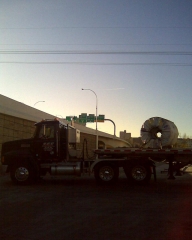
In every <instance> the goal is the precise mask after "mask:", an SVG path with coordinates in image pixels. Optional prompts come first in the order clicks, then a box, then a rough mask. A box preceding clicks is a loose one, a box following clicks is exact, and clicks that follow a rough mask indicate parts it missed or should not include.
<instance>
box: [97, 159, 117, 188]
mask: <svg viewBox="0 0 192 240" xmlns="http://www.w3.org/2000/svg"><path fill="white" fill-rule="evenodd" d="M94 174H95V179H96V181H97V183H98V184H99V185H110V184H114V183H116V182H117V180H118V177H119V168H118V167H117V166H115V165H114V164H112V163H108V162H102V163H99V164H97V165H96V166H95V168H94Z"/></svg>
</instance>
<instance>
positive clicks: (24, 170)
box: [10, 162, 35, 185]
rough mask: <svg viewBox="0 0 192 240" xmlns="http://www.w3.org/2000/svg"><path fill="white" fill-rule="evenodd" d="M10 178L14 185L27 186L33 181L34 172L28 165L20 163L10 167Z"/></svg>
mask: <svg viewBox="0 0 192 240" xmlns="http://www.w3.org/2000/svg"><path fill="white" fill-rule="evenodd" d="M10 177H11V180H12V181H13V182H14V183H17V184H20V185H23V184H29V183H31V182H32V181H33V180H34V179H35V172H34V170H33V168H32V167H31V166H30V165H29V164H28V163H26V162H21V163H20V164H19V163H18V164H17V165H14V166H12V167H11V169H10Z"/></svg>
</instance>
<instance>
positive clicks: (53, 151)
mask: <svg viewBox="0 0 192 240" xmlns="http://www.w3.org/2000/svg"><path fill="white" fill-rule="evenodd" d="M34 151H35V154H36V157H37V158H38V159H39V160H40V161H41V162H53V161H58V131H57V129H56V125H55V124H48V123H44V124H42V125H41V126H39V129H38V132H37V135H36V138H35V142H34Z"/></svg>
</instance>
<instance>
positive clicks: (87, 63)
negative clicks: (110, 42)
mask: <svg viewBox="0 0 192 240" xmlns="http://www.w3.org/2000/svg"><path fill="white" fill-rule="evenodd" d="M0 64H53V65H57V64H66V65H68V64H71V65H113V66H128V65H130V66H148V65H151V66H158V65H160V66H180V67H188V66H192V64H190V63H109V62H104V63H99V62H15V61H12V62H4V61H3V62H0Z"/></svg>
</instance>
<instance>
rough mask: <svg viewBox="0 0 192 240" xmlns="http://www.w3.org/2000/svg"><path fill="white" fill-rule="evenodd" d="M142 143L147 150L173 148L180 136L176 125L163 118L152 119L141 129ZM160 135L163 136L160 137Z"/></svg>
mask: <svg viewBox="0 0 192 240" xmlns="http://www.w3.org/2000/svg"><path fill="white" fill-rule="evenodd" d="M140 133H141V141H142V142H143V147H145V148H162V147H172V146H173V145H174V144H175V143H176V142H177V138H178V135H179V132H178V129H177V127H176V125H175V124H174V123H173V122H171V121H169V120H167V119H164V118H161V117H152V118H150V119H148V120H146V121H145V122H144V124H143V125H142V127H141V132H140ZM158 133H160V135H161V136H158Z"/></svg>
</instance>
